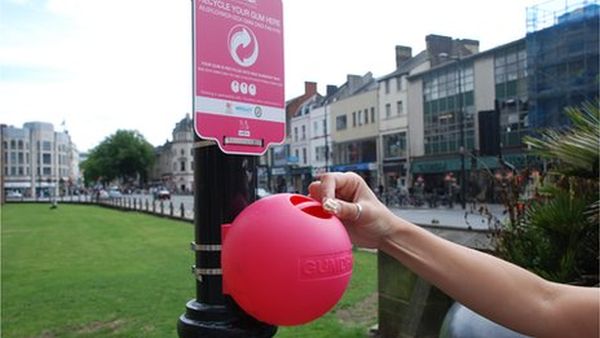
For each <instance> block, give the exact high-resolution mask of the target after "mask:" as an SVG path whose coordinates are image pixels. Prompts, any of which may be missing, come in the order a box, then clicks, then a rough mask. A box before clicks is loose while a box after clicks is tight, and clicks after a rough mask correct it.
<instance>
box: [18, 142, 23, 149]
mask: <svg viewBox="0 0 600 338" xmlns="http://www.w3.org/2000/svg"><path fill="white" fill-rule="evenodd" d="M18 145H19V149H20V150H23V141H21V140H19V143H18Z"/></svg>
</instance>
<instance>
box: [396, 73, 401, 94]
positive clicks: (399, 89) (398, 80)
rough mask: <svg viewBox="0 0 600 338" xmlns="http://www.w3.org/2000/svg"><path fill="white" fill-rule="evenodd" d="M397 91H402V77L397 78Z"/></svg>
mask: <svg viewBox="0 0 600 338" xmlns="http://www.w3.org/2000/svg"><path fill="white" fill-rule="evenodd" d="M396 90H397V91H401V90H402V77H400V76H399V77H397V78H396Z"/></svg>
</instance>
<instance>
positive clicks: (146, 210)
mask: <svg viewBox="0 0 600 338" xmlns="http://www.w3.org/2000/svg"><path fill="white" fill-rule="evenodd" d="M146 211H148V199H146Z"/></svg>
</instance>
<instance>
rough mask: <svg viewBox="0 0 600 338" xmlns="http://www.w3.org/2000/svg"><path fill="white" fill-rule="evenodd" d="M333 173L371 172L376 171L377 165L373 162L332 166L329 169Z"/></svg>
mask: <svg viewBox="0 0 600 338" xmlns="http://www.w3.org/2000/svg"><path fill="white" fill-rule="evenodd" d="M331 168H332V169H333V171H341V172H344V171H372V170H377V163H375V162H363V163H355V164H343V165H334V166H333V167H331Z"/></svg>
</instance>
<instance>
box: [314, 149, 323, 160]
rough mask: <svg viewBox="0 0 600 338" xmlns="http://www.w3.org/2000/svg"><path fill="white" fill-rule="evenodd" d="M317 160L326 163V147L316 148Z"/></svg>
mask: <svg viewBox="0 0 600 338" xmlns="http://www.w3.org/2000/svg"><path fill="white" fill-rule="evenodd" d="M315 160H317V161H325V146H319V147H316V148H315Z"/></svg>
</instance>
